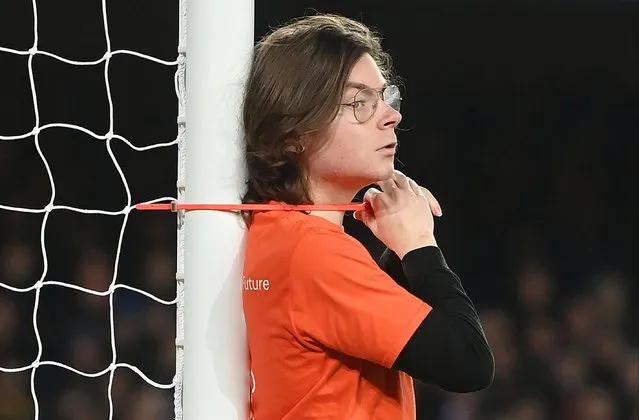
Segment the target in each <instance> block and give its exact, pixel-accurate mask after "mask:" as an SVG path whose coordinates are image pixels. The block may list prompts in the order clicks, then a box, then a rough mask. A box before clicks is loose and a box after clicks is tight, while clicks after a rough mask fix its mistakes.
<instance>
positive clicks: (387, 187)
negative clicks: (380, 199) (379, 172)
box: [377, 178, 397, 194]
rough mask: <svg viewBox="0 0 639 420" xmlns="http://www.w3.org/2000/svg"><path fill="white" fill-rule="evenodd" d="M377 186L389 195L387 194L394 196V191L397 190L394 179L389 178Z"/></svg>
mask: <svg viewBox="0 0 639 420" xmlns="http://www.w3.org/2000/svg"><path fill="white" fill-rule="evenodd" d="M377 185H379V187H380V188H381V189H382V191H383V192H385V193H387V194H392V192H393V190H395V189H396V188H397V183H396V182H395V179H393V178H389V179H385V180H383V181H379V182H378V183H377Z"/></svg>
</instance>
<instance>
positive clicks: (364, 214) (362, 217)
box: [353, 206, 375, 228]
mask: <svg viewBox="0 0 639 420" xmlns="http://www.w3.org/2000/svg"><path fill="white" fill-rule="evenodd" d="M353 217H354V218H355V219H357V220H359V221H360V222H362V223H364V224H365V225H366V226H368V227H369V228H370V227H371V226H372V225H373V224H374V223H375V214H374V213H373V211H372V210H371V208H370V207H369V206H366V209H364V210H357V211H355V212H354V213H353Z"/></svg>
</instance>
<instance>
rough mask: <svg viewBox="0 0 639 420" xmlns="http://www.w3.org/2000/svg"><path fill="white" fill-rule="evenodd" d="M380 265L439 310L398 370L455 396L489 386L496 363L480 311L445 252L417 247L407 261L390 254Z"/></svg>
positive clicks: (399, 361)
mask: <svg viewBox="0 0 639 420" xmlns="http://www.w3.org/2000/svg"><path fill="white" fill-rule="evenodd" d="M380 267H381V268H382V269H383V270H384V271H385V272H386V273H387V274H388V275H389V276H391V277H392V278H393V279H394V280H395V281H396V282H397V283H398V284H399V285H401V286H402V287H404V288H405V289H406V290H408V291H409V292H410V293H412V294H413V295H415V296H417V297H418V298H420V299H421V300H423V301H424V302H426V303H428V304H429V305H430V306H431V307H432V308H433V309H432V310H431V312H430V313H429V314H428V316H427V317H426V318H425V319H424V321H423V322H422V324H421V325H420V326H419V327H418V328H417V330H416V331H415V333H414V334H413V336H412V337H411V338H410V339H409V340H408V342H407V343H406V345H405V347H404V349H403V350H402V351H401V353H400V354H399V356H398V357H397V360H396V361H395V363H394V365H393V368H395V369H398V370H401V371H404V372H406V373H408V374H409V375H411V376H412V377H413V378H416V379H419V380H421V381H423V382H429V383H432V384H435V385H437V386H439V387H440V388H442V389H444V390H446V391H451V392H472V391H478V390H481V389H484V388H486V387H488V386H489V385H490V384H491V383H492V380H493V378H494V371H495V362H494V358H493V354H492V352H491V350H490V346H489V345H488V342H487V340H486V336H485V335H484V332H483V329H482V327H481V324H480V320H479V316H478V314H477V311H476V309H475V307H474V305H473V303H472V301H471V300H470V298H469V297H468V296H467V295H466V292H465V290H464V288H463V287H462V284H461V281H460V279H459V277H458V276H457V275H456V274H455V273H454V272H453V271H452V270H451V269H450V268H449V267H448V265H447V264H446V261H445V259H444V256H443V254H442V252H441V250H440V249H439V248H438V247H434V246H428V247H423V248H419V249H415V250H413V251H411V252H409V253H408V254H406V255H405V256H404V258H403V259H402V260H400V259H399V257H398V256H397V255H396V254H395V253H394V252H392V251H390V250H386V251H385V252H384V254H383V255H382V257H381V259H380Z"/></svg>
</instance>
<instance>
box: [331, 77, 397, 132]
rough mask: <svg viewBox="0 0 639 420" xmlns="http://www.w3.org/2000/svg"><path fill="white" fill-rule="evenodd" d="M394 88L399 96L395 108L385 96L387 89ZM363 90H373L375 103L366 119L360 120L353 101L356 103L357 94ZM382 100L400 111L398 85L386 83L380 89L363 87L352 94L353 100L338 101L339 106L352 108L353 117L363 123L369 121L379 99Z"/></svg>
mask: <svg viewBox="0 0 639 420" xmlns="http://www.w3.org/2000/svg"><path fill="white" fill-rule="evenodd" d="M391 88H392V89H394V91H395V92H397V95H398V96H399V98H398V100H397V104H398V105H397V108H395V107H393V106H392V105H391V104H390V103H389V102H388V101H387V99H386V98H385V96H386V95H387V92H388V89H391ZM364 91H373V92H375V93H376V95H375V99H376V100H375V103H374V104H373V105H372V109H373V112H371V115H370V117H368V118H367V119H366V120H364V121H361V120H360V119H359V118H357V109H356V108H355V103H357V102H358V101H357V95H359V94H360V93H362V92H364ZM388 96H390V94H388ZM380 99H381V100H382V101H384V103H385V104H386V105H388V106H390V107H391V108H392V109H394V110H395V111H397V112H400V111H399V110H400V109H401V104H402V95H401V92H400V90H399V87H398V86H397V85H386V86H384V87H383V88H382V89H375V88H369V87H367V88H363V89H360V90H358V91H357V93H355V95H354V96H353V100H352V101H351V102H348V103H340V106H348V107H350V108H351V109H352V110H353V117H355V119H356V120H357V122H359V123H360V124H363V123H365V122H367V121H370V119H371V118H373V115H375V111H377V105H379V100H380Z"/></svg>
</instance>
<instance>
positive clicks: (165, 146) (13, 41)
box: [0, 0, 253, 420]
mask: <svg viewBox="0 0 639 420" xmlns="http://www.w3.org/2000/svg"><path fill="white" fill-rule="evenodd" d="M5 3H6V4H5ZM18 3H20V4H18ZM127 3H128V4H127ZM187 21H188V22H189V25H187ZM0 27H2V28H3V29H0V74H1V75H3V76H4V77H2V78H0V79H1V80H2V81H3V82H0V92H3V94H2V99H3V101H2V104H0V113H1V115H3V118H2V119H0V231H1V232H2V234H0V418H5V417H6V418H12V419H16V420H18V419H23V418H24V419H26V418H29V419H57V418H65V419H69V420H74V419H86V420H93V419H106V418H108V419H113V418H123V419H128V418H131V419H136V420H144V419H146V418H149V419H150V418H153V419H155V418H167V419H169V418H176V419H183V418H184V419H186V420H191V419H209V418H210V419H213V418H215V419H222V420H226V419H229V420H230V419H244V418H245V416H246V407H245V405H246V401H247V399H248V392H249V387H248V384H247V382H248V379H247V376H248V375H247V374H246V369H245V357H246V356H245V343H244V330H243V319H242V317H241V302H240V287H239V286H235V285H239V284H240V278H241V271H240V270H241V261H242V240H243V228H242V226H241V225H240V223H239V222H238V220H237V218H236V217H235V216H233V215H231V214H221V213H218V212H198V211H193V212H187V213H184V212H181V211H180V212H177V213H172V212H161V213H159V212H142V211H139V210H136V205H137V204H139V203H156V202H167V201H171V202H173V201H177V202H229V203H232V202H237V200H238V199H239V191H240V190H241V188H242V179H243V174H242V165H241V161H240V156H241V154H240V153H239V149H240V148H239V144H238V143H239V142H238V136H239V130H238V127H239V118H238V115H237V114H238V110H239V103H240V98H241V90H242V80H243V76H244V74H245V73H246V70H247V66H248V58H249V57H250V51H251V47H252V43H253V2H252V1H248V0H240V1H237V2H224V1H221V0H208V1H207V0H189V3H188V5H187V2H186V0H179V1H178V0H172V1H169V0H166V1H161V2H157V1H141V2H108V1H106V0H90V1H89V0H67V1H65V2H53V3H52V2H36V1H35V0H33V1H32V2H31V3H30V4H29V3H28V2H4V3H3V5H2V6H0ZM187 70H188V74H189V78H188V79H189V80H188V82H187V77H186V73H187ZM187 103H188V107H187ZM5 117H6V118H5ZM176 187H177V188H176ZM176 224H177V229H176V228H175V226H176ZM176 245H177V246H176ZM176 248H177V252H176Z"/></svg>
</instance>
